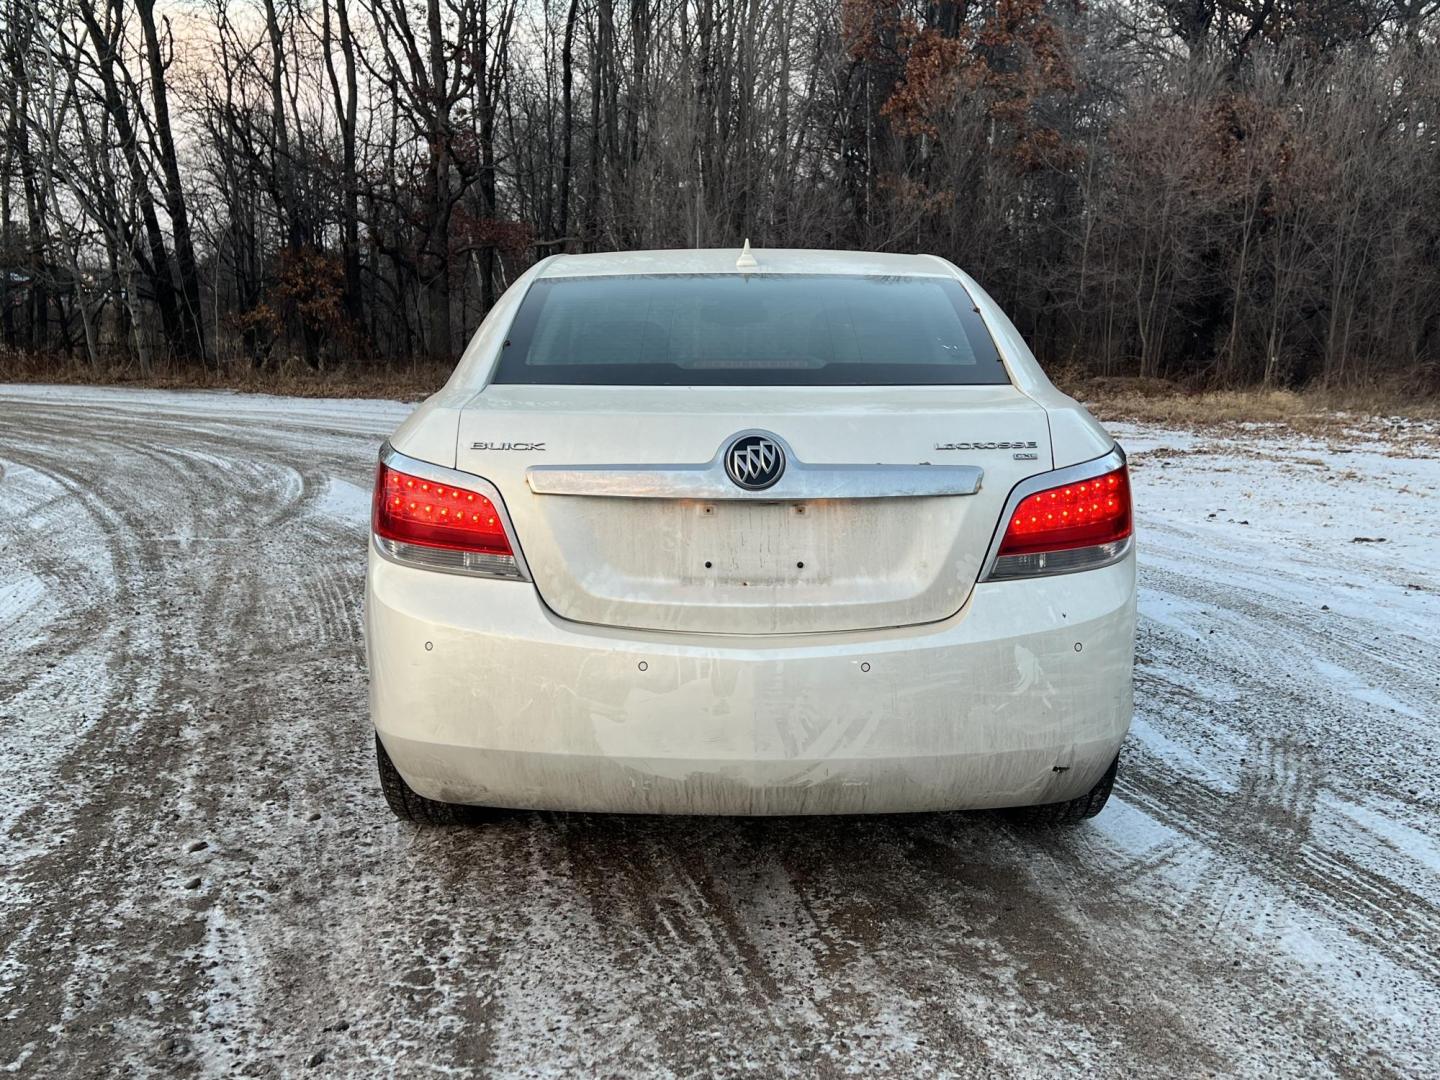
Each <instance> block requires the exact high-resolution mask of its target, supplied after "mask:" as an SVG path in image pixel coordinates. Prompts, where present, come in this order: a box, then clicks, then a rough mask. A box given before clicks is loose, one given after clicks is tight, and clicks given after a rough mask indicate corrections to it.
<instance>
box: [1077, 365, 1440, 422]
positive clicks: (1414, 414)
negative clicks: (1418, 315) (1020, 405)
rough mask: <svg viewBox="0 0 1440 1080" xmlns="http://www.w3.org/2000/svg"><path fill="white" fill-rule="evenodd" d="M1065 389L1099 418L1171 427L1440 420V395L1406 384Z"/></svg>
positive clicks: (1123, 384)
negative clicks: (1377, 419) (1370, 419)
mask: <svg viewBox="0 0 1440 1080" xmlns="http://www.w3.org/2000/svg"><path fill="white" fill-rule="evenodd" d="M1065 390H1066V392H1067V393H1069V394H1071V395H1073V396H1074V397H1076V398H1078V399H1079V400H1080V401H1083V402H1084V403H1085V404H1086V405H1087V406H1088V407H1089V408H1090V409H1091V411H1093V412H1094V413H1095V415H1096V416H1097V417H1099V418H1100V419H1101V420H1135V421H1143V422H1149V423H1156V424H1164V425H1166V426H1170V427H1191V428H1196V427H1200V428H1203V427H1225V426H1231V425H1236V424H1257V423H1258V424H1278V425H1282V426H1284V427H1288V428H1293V429H1295V430H1298V431H1307V432H1319V431H1323V430H1328V429H1330V428H1332V427H1335V426H1337V425H1345V424H1350V423H1353V422H1354V421H1355V420H1356V419H1357V418H1361V417H1376V416H1384V417H1397V416H1398V417H1405V418H1407V419H1411V420H1436V419H1440V398H1437V397H1436V396H1435V395H1434V394H1433V393H1423V392H1421V391H1418V390H1417V389H1416V388H1415V387H1414V386H1411V385H1407V384H1404V383H1389V384H1377V385H1372V386H1363V387H1360V386H1357V387H1346V388H1331V389H1324V388H1318V387H1317V388H1315V389H1310V390H1304V391H1295V390H1264V389H1251V390H1190V389H1186V388H1184V387H1181V386H1177V385H1176V384H1174V383H1169V382H1165V381H1163V380H1158V379H1126V378H1106V379H1099V378H1091V379H1079V380H1073V381H1069V382H1067V383H1066V385H1065Z"/></svg>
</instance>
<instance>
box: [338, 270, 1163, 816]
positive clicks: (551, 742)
mask: <svg viewBox="0 0 1440 1080" xmlns="http://www.w3.org/2000/svg"><path fill="white" fill-rule="evenodd" d="M372 531H373V535H372V540H371V545H370V561H369V575H368V586H367V592H366V609H365V623H366V635H367V647H368V653H369V663H370V704H371V712H372V715H373V719H374V722H375V729H376V733H377V739H376V744H375V751H376V754H377V756H378V758H379V767H380V777H381V781H382V786H383V788H384V792H385V795H386V797H387V799H388V801H389V803H390V806H391V807H392V809H393V810H394V811H395V813H396V814H398V815H399V816H401V817H402V818H407V819H411V820H415V821H421V822H451V821H460V820H468V819H473V818H475V817H477V816H480V815H481V814H482V811H481V810H480V809H478V808H483V807H529V808H546V809H558V810H594V811H625V812H639V813H686V814H838V813H877V812H891V811H915V810H947V809H960V808H980V807H1006V808H1017V809H1018V812H1019V813H1020V815H1021V816H1022V817H1024V818H1026V819H1029V820H1035V821H1040V822H1054V823H1065V822H1074V821H1079V820H1081V819H1083V818H1087V817H1090V816H1092V815H1094V814H1096V813H1098V812H1099V810H1100V808H1101V807H1102V806H1103V805H1104V804H1105V800H1106V798H1107V797H1108V796H1109V793H1110V789H1111V785H1112V784H1113V783H1114V779H1115V770H1116V764H1117V761H1118V755H1119V751H1120V744H1121V742H1122V740H1123V739H1124V737H1125V734H1126V731H1127V730H1128V728H1129V726H1130V714H1131V700H1132V663H1133V654H1134V636H1135V557H1134V549H1133V541H1132V536H1131V512H1130V488H1129V482H1128V477H1127V473H1126V468H1125V456H1124V454H1123V453H1122V452H1121V450H1120V448H1119V447H1118V446H1117V445H1116V443H1115V441H1114V440H1113V439H1112V438H1111V437H1110V436H1109V435H1108V434H1106V433H1105V431H1104V430H1103V429H1102V428H1101V427H1100V425H1099V424H1097V423H1096V422H1095V420H1094V419H1093V418H1092V417H1091V416H1090V415H1089V413H1087V412H1086V411H1085V409H1083V408H1082V407H1081V406H1080V405H1078V404H1077V403H1076V402H1074V401H1073V400H1071V399H1070V398H1068V397H1066V396H1065V395H1063V394H1061V393H1060V392H1059V391H1057V390H1056V389H1055V388H1054V387H1053V386H1052V385H1051V384H1050V382H1049V381H1048V380H1047V379H1046V378H1045V376H1044V374H1043V373H1042V372H1041V370H1040V368H1039V366H1038V365H1037V364H1036V361H1035V358H1034V356H1033V355H1032V354H1031V353H1030V350H1029V349H1028V348H1027V347H1026V345H1025V342H1024V341H1023V340H1021V338H1020V335H1019V333H1017V332H1016V330H1015V327H1014V326H1013V325H1011V323H1010V321H1009V319H1007V318H1006V317H1005V315H1004V314H1003V313H1002V312H1001V311H1000V309H999V308H998V307H997V306H996V305H995V302H994V301H993V300H991V299H990V297H989V296H987V295H986V294H985V292H984V290H982V289H981V288H980V287H979V286H978V285H977V284H976V283H975V282H974V281H972V280H971V279H970V278H969V277H967V276H966V275H965V274H963V273H961V272H960V271H959V270H958V269H956V268H955V267H954V266H952V265H951V264H950V263H947V262H945V261H943V260H941V259H938V258H934V257H930V256H921V255H878V254H864V253H855V252H830V251H780V250H775V251H768V250H757V251H755V252H753V253H752V252H750V250H749V249H748V247H747V248H746V249H745V250H743V251H737V250H734V249H732V250H728V251H727V250H710V251H658V252H631V253H625V254H609V255H604V254H602V255H559V256H555V257H553V258H549V259H546V260H545V261H543V262H541V263H539V264H538V265H537V266H535V267H534V268H533V269H531V270H530V271H529V272H528V273H526V274H525V275H524V276H523V277H521V278H520V279H519V280H518V281H516V282H515V284H514V285H513V286H512V287H511V289H510V290H509V291H508V292H507V293H506V294H505V296H504V297H503V298H502V299H501V301H500V302H499V304H498V305H496V307H495V308H494V310H493V311H491V313H490V314H489V316H488V317H487V318H486V319H485V321H484V323H483V324H482V325H481V326H480V329H479V331H478V332H477V333H476V335H475V337H474V339H473V340H472V341H471V342H470V345H469V347H468V348H467V349H466V350H465V354H464V356H463V357H462V358H461V361H460V363H459V365H458V367H457V368H456V370H455V373H454V375H453V376H452V377H451V379H450V381H449V383H448V384H446V386H445V388H444V389H443V390H441V391H440V392H439V393H438V394H436V395H435V396H434V397H432V398H430V399H429V400H428V401H426V402H425V403H424V404H423V405H422V406H420V408H418V409H417V410H416V411H415V413H414V414H413V415H412V416H411V417H410V418H409V419H408V420H407V421H406V422H405V423H404V424H403V425H401V427H400V429H399V430H398V431H396V432H395V433H394V435H392V436H391V438H390V440H389V441H388V442H387V443H386V444H385V446H384V447H383V448H382V450H381V452H380V464H379V470H378V473H377V478H376V484H375V504H374V520H373V530H372Z"/></svg>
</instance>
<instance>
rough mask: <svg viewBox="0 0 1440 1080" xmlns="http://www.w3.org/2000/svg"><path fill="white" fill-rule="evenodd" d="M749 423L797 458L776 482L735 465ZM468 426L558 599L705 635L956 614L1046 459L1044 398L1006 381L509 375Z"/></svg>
mask: <svg viewBox="0 0 1440 1080" xmlns="http://www.w3.org/2000/svg"><path fill="white" fill-rule="evenodd" d="M747 432H758V433H760V434H761V435H762V436H765V437H768V438H770V439H772V440H773V442H774V443H775V444H776V445H778V446H779V447H780V448H781V451H782V452H783V453H784V454H785V456H786V461H785V467H784V471H783V473H782V474H781V477H780V479H779V480H778V481H776V482H775V483H774V485H773V486H772V487H769V488H766V489H764V490H759V491H752V490H746V489H743V488H741V487H740V486H738V485H737V484H736V483H735V481H734V480H733V479H732V478H731V476H730V475H729V474H727V473H726V471H725V468H724V465H725V463H724V460H723V452H724V451H725V450H726V449H727V447H729V446H730V444H731V443H732V442H733V440H734V439H735V438H736V437H737V436H738V435H741V434H744V433H747ZM458 434H459V438H458V448H457V464H458V466H459V468H461V469H462V470H465V471H467V472H471V473H474V474H477V475H480V476H483V477H485V478H486V479H488V480H490V481H491V482H492V483H494V484H495V485H496V486H497V487H498V488H499V490H500V493H501V495H502V497H503V498H504V500H505V504H506V506H507V508H508V509H509V512H510V516H511V519H512V520H513V522H514V526H515V531H516V534H517V537H518V540H519V543H520V547H521V549H522V550H523V553H524V557H525V560H526V562H527V563H528V565H529V568H530V572H531V575H532V576H533V578H534V581H535V585H536V587H537V589H538V590H539V592H540V595H541V596H542V597H543V599H544V600H545V602H546V604H547V605H548V606H549V607H550V608H551V610H553V611H554V612H555V613H556V614H557V615H559V616H561V617H563V618H567V619H573V620H576V621H580V622H586V623H593V624H598V625H604V626H615V627H624V628H629V629H642V630H669V631H687V632H692V633H719V634H767V635H768V634H791V633H818V632H829V631H842V630H863V629H873V628H879V627H890V626H905V625H910V624H915V623H925V622H933V621H935V620H938V619H943V618H946V617H948V616H950V615H953V614H955V613H956V612H957V611H959V610H960V608H961V607H962V606H963V605H964V603H965V600H966V598H967V597H968V595H969V593H970V590H971V588H972V587H973V585H974V583H975V579H976V576H977V575H978V573H979V570H980V566H981V564H982V562H983V561H984V558H985V553H986V549H987V548H988V546H989V544H990V541H991V538H992V537H993V535H994V533H995V529H996V526H997V524H998V523H999V516H1000V513H1001V510H1002V508H1003V505H1004V502H1005V498H1006V496H1007V495H1008V493H1009V491H1010V489H1011V488H1012V487H1013V486H1014V485H1015V483H1017V482H1018V481H1019V480H1021V479H1023V478H1024V477H1026V476H1029V475H1031V474H1033V473H1036V472H1039V471H1042V470H1045V469H1048V468H1050V466H1051V453H1050V445H1049V433H1048V426H1047V423H1046V417H1045V412H1044V410H1043V409H1041V408H1040V407H1039V406H1038V405H1036V404H1035V403H1034V402H1032V401H1031V400H1030V399H1029V398H1027V397H1025V396H1024V395H1022V394H1021V393H1019V392H1018V391H1016V390H1015V389H1013V388H1012V387H1008V386H936V387H923V388H913V387H821V388H817V387H805V388H798V387H797V388H773V387H767V388H728V387H727V388H719V387H705V388H693V387H688V388H687V387H662V388H651V387H596V386H589V387H569V386H526V385H500V386H491V387H489V388H487V389H486V390H485V391H484V392H482V393H480V394H478V395H477V396H476V397H475V399H474V400H473V401H472V402H471V403H470V404H469V405H467V406H466V408H465V409H464V411H463V412H462V414H461V418H460V426H459V433H458Z"/></svg>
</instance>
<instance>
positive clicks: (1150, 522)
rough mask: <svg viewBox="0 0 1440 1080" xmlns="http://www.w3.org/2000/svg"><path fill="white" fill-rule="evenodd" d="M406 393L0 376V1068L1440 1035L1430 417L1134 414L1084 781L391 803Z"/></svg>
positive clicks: (931, 1071) (1036, 1070) (999, 1059)
mask: <svg viewBox="0 0 1440 1080" xmlns="http://www.w3.org/2000/svg"><path fill="white" fill-rule="evenodd" d="M406 411H407V409H406V407H405V406H401V405H396V404H391V403H384V402H333V401H301V400H293V399H284V398H266V397H254V396H242V395H226V394H203V393H195V394H180V393H158V392H142V391H126V390H94V389H79V388H44V387H0V470H3V476H0V782H3V785H4V789H3V790H4V797H3V799H0V824H3V830H4V836H5V842H4V844H3V846H0V1068H8V1069H9V1070H11V1071H13V1072H17V1073H19V1074H23V1075H35V1076H56V1077H61V1076H63V1077H83V1076H129V1075H180V1076H188V1075H214V1074H221V1073H226V1074H228V1073H231V1072H234V1073H238V1074H240V1075H256V1076H277V1075H323V1076H335V1075H363V1076H370V1075H406V1076H409V1075H415V1076H429V1075H436V1076H439V1075H448V1076H462V1077H463V1076H483V1075H501V1074H503V1075H527V1076H547V1075H561V1074H572V1075H573V1074H584V1075H606V1076H635V1075H652V1074H653V1075H663V1076H691V1075H696V1074H709V1075H740V1074H753V1075H756V1076H761V1077H767V1078H768V1077H782V1076H796V1077H827V1076H838V1075H842V1074H845V1075H851V1074H854V1075H860V1076H867V1077H868V1076H902V1077H920V1076H952V1075H955V1076H968V1075H974V1076H986V1077H991V1076H1053V1075H1055V1074H1057V1073H1078V1072H1081V1071H1084V1072H1086V1073H1089V1074H1092V1075H1093V1074H1100V1075H1121V1074H1123V1075H1127V1076H1166V1077H1169V1076H1186V1075H1204V1074H1226V1075H1240V1076H1249V1075H1253V1076H1262V1075H1278V1076H1287V1077H1288V1076H1297V1075H1318V1076H1328V1075H1340V1076H1366V1077H1372V1076H1388V1075H1404V1076H1421V1075H1430V1076H1435V1075H1440V1049H1437V1041H1436V1036H1437V1032H1440V796H1437V788H1436V784H1435V777H1437V776H1440V663H1437V660H1436V655H1435V642H1436V640H1437V637H1440V514H1437V509H1440V451H1437V449H1436V445H1437V432H1436V430H1435V429H1434V428H1429V429H1426V428H1424V427H1418V428H1417V427H1415V426H1406V425H1401V424H1398V423H1397V424H1394V425H1391V426H1390V427H1389V428H1387V429H1384V430H1380V431H1377V430H1376V429H1375V427H1374V426H1373V425H1371V426H1370V427H1369V428H1368V429H1367V430H1364V431H1361V430H1355V431H1345V430H1344V429H1343V425H1337V426H1336V428H1335V430H1334V431H1332V432H1330V433H1328V434H1326V435H1325V436H1324V437H1300V436H1297V435H1294V434H1288V435H1287V434H1282V433H1279V432H1276V431H1273V430H1270V429H1265V428H1256V429H1255V430H1253V431H1250V432H1248V433H1245V434H1243V436H1242V435H1237V434H1233V433H1232V434H1231V435H1226V436H1222V435H1214V434H1211V435H1207V434H1203V433H1190V432H1179V431H1163V430H1157V429H1153V428H1144V427H1136V426H1126V425H1121V426H1119V427H1118V429H1117V432H1118V434H1119V435H1120V436H1121V438H1122V441H1124V443H1125V445H1126V446H1127V448H1128V449H1129V450H1130V451H1131V453H1132V455H1133V456H1132V461H1133V463H1134V466H1135V469H1134V476H1135V483H1136V489H1137V500H1138V504H1139V531H1140V543H1141V545H1142V547H1141V551H1142V555H1141V574H1140V577H1141V587H1142V594H1141V614H1142V619H1141V628H1140V640H1139V646H1138V649H1139V657H1138V659H1139V668H1138V676H1137V677H1138V684H1137V695H1136V696H1137V716H1136V721H1135V730H1134V734H1133V736H1132V739H1131V741H1130V744H1129V746H1128V748H1127V750H1126V753H1125V755H1124V759H1123V761H1122V768H1121V774H1120V781H1119V784H1118V786H1117V798H1116V799H1115V800H1114V801H1112V803H1111V805H1110V807H1109V809H1107V810H1106V812H1105V813H1104V814H1103V815H1102V816H1101V817H1100V818H1098V819H1097V820H1096V821H1094V822H1093V823H1090V824H1088V825H1086V826H1084V827H1081V828H1078V829H1076V830H1074V831H1072V832H1067V833H1043V832H1042V833H1034V832H1027V831H1023V830H1020V829H1017V828H1015V827H1012V826H1009V825H1007V824H1005V823H1003V822H1001V821H998V820H996V819H995V818H993V817H991V816H987V815H959V814H949V815H918V816H900V817H889V818H849V819H831V820H825V819H806V820H791V819H782V820H709V819H684V818H669V819H655V818H622V817H605V816H581V815H562V814H530V813H527V814H516V815H514V816H511V817H507V818H505V819H504V820H502V821H501V822H499V823H497V824H495V825H492V826H489V827H486V828H483V829H478V830H442V831H428V832H427V831H419V830H417V829H415V828H412V827H409V826H406V825H402V824H400V823H398V822H396V821H394V820H393V819H392V818H391V817H390V815H389V813H388V811H387V810H386V809H385V806H384V803H383V801H382V800H381V797H380V794H379V791H378V786H377V782H376V778H375V775H374V763H373V757H372V750H371V742H370V734H369V732H370V729H369V720H368V718H367V715H366V705H365V668H364V657H363V650H362V643H361V638H360V625H361V624H360V603H361V594H362V575H363V568H364V549H365V537H366V509H367V495H368V486H369V480H370V471H371V468H372V462H373V457H374V452H375V448H376V446H377V444H378V441H379V439H380V438H381V437H382V436H383V435H384V434H385V433H386V432H388V431H389V430H390V429H391V428H392V427H393V426H394V425H395V424H396V423H397V422H398V421H399V420H400V418H401V417H402V416H403V415H404V414H405V412H406Z"/></svg>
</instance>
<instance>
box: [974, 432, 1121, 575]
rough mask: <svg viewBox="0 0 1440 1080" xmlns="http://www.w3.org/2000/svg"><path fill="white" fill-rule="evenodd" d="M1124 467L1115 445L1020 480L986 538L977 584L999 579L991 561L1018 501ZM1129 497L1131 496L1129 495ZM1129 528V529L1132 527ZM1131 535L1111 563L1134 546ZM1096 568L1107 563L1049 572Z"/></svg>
mask: <svg viewBox="0 0 1440 1080" xmlns="http://www.w3.org/2000/svg"><path fill="white" fill-rule="evenodd" d="M1124 464H1125V451H1124V450H1122V449H1120V444H1119V443H1116V444H1115V445H1114V446H1113V447H1111V449H1110V451H1109V452H1108V453H1105V454H1101V455H1100V456H1099V457H1097V458H1091V459H1090V460H1089V461H1082V462H1080V464H1078V465H1067V466H1065V467H1064V468H1063V469H1051V470H1050V471H1049V472H1042V473H1036V474H1035V475H1034V476H1028V477H1026V478H1025V479H1024V480H1021V481H1020V482H1019V483H1018V484H1016V485H1015V487H1014V488H1013V489H1011V491H1010V497H1009V498H1007V499H1006V500H1005V508H1004V509H1003V510H1002V511H1001V512H1000V519H999V521H998V522H997V523H996V526H995V535H994V536H993V537H991V539H990V549H989V550H988V551H987V552H986V553H985V562H984V564H983V565H982V566H981V567H980V577H979V578H978V579H977V580H979V581H998V580H1003V579H1002V578H1000V577H998V576H994V574H993V572H994V570H995V560H996V559H997V558H998V556H999V554H1000V542H1001V540H1003V539H1004V538H1005V526H1006V525H1008V524H1009V523H1010V515H1011V514H1013V513H1014V512H1015V508H1016V507H1017V506H1019V505H1020V500H1021V499H1023V498H1025V496H1027V495H1033V494H1035V492H1037V491H1044V490H1045V489H1046V488H1052V487H1059V486H1060V485H1061V484H1078V483H1079V482H1080V481H1082V480H1093V479H1094V478H1095V477H1097V476H1104V475H1105V474H1106V473H1107V472H1113V471H1114V470H1116V469H1118V468H1120V466H1121V465H1124ZM1132 498H1133V495H1132ZM1132 528H1133V526H1132ZM1134 539H1135V537H1134V533H1133V532H1132V533H1131V535H1130V537H1129V541H1130V542H1129V543H1127V544H1126V545H1125V550H1124V551H1122V552H1120V553H1119V554H1118V555H1116V556H1115V558H1114V559H1112V560H1111V562H1119V561H1120V560H1121V559H1123V558H1124V557H1125V556H1126V555H1128V554H1129V553H1130V550H1131V549H1132V548H1133V547H1134ZM1100 565H1105V566H1108V565H1110V564H1109V563H1103V564H1097V565H1096V566H1077V567H1074V568H1073V569H1070V570H1054V571H1050V573H1057V574H1059V573H1074V572H1075V571H1076V570H1094V569H1098V568H1099V566H1100Z"/></svg>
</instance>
